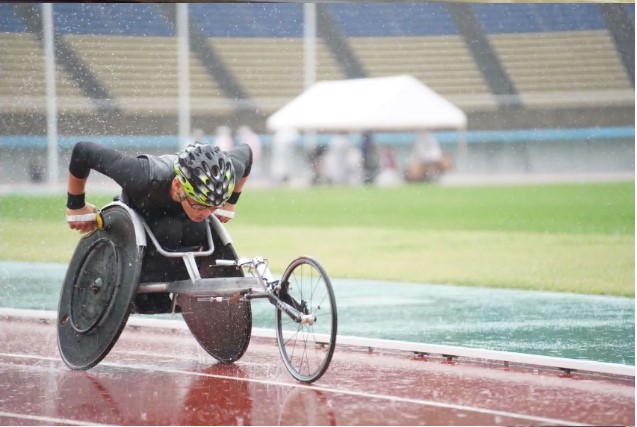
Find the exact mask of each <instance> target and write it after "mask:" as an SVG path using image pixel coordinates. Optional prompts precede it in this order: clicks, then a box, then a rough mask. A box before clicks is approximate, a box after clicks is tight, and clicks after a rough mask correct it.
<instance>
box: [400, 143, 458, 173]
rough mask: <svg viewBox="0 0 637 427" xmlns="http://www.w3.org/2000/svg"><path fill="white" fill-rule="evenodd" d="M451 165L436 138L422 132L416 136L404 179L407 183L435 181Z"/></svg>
mask: <svg viewBox="0 0 637 427" xmlns="http://www.w3.org/2000/svg"><path fill="white" fill-rule="evenodd" d="M452 165H453V163H452V161H451V159H450V158H449V156H447V155H446V154H443V152H442V150H441V148H440V144H439V143H438V140H437V139H436V137H435V136H433V135H432V134H431V132H427V131H422V132H420V133H418V134H417V136H416V141H415V142H414V146H413V149H412V151H411V158H410V160H409V163H408V165H407V171H406V172H405V179H406V180H407V181H408V182H423V181H426V182H429V181H436V180H438V178H440V176H441V175H442V174H443V173H445V172H446V171H448V170H449V169H451V167H452Z"/></svg>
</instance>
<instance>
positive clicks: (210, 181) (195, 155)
mask: <svg viewBox="0 0 637 427" xmlns="http://www.w3.org/2000/svg"><path fill="white" fill-rule="evenodd" d="M174 169H175V172H176V173H177V177H178V178H179V181H180V182H181V185H182V187H183V189H184V191H185V193H186V195H187V196H188V197H190V198H191V199H193V200H195V201H196V202H197V203H200V204H202V205H206V206H221V205H223V204H224V203H225V202H226V200H228V198H229V197H230V195H231V194H232V190H234V186H235V184H236V182H235V181H236V175H235V172H234V166H232V162H231V161H230V158H229V157H228V155H227V154H226V153H224V152H223V151H221V149H220V148H219V147H215V146H212V145H208V144H201V143H195V144H191V145H189V146H187V147H186V149H185V150H184V151H181V152H179V153H177V160H175V164H174Z"/></svg>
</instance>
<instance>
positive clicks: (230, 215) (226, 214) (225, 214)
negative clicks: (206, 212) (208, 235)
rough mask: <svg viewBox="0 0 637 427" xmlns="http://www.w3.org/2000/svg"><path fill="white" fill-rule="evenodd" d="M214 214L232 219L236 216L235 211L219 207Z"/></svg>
mask: <svg viewBox="0 0 637 427" xmlns="http://www.w3.org/2000/svg"><path fill="white" fill-rule="evenodd" d="M214 214H215V215H216V216H223V217H226V218H231V219H232V218H234V212H231V211H226V210H223V209H217V210H216V211H215V212H214Z"/></svg>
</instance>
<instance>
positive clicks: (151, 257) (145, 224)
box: [58, 142, 336, 382]
mask: <svg viewBox="0 0 637 427" xmlns="http://www.w3.org/2000/svg"><path fill="white" fill-rule="evenodd" d="M251 166H252V152H251V150H250V147H249V146H248V145H247V144H239V145H237V146H235V147H234V148H233V149H231V150H230V151H228V152H223V151H221V150H220V149H219V147H213V146H211V145H208V144H200V143H195V144H193V145H189V146H188V147H186V149H185V150H183V151H181V152H179V153H177V154H173V155H162V156H153V155H141V156H137V157H133V156H129V155H126V154H124V153H122V152H120V151H118V150H114V149H111V148H109V147H105V146H103V145H100V144H96V143H92V142H80V143H77V144H76V145H75V147H74V149H73V152H72V155H71V160H70V164H69V176H68V200H67V222H68V224H69V227H70V228H72V229H76V230H79V231H81V232H83V233H85V234H84V236H83V238H82V239H81V240H80V242H79V243H78V247H77V248H76V251H75V253H74V255H73V258H72V259H71V262H70V264H69V268H68V270H67V275H66V277H65V283H64V286H63V289H62V293H61V296H60V303H59V308H58V346H59V348H60V353H61V355H62V358H63V359H64V361H65V363H66V364H67V365H68V366H69V367H71V368H73V369H88V368H91V367H92V366H94V365H96V364H97V363H99V361H100V360H101V359H102V358H103V357H105V356H106V354H107V353H108V352H109V351H110V349H111V348H112V346H113V345H114V344H115V342H116V341H117V339H118V337H119V335H120V333H121V331H122V330H123V328H124V326H125V324H126V320H127V318H128V315H129V313H131V312H137V313H140V314H155V313H171V312H172V313H175V312H178V313H182V315H183V317H184V320H185V321H186V324H187V325H188V327H189V329H190V331H191V332H192V333H193V335H194V336H195V338H196V339H197V341H198V342H199V344H200V345H201V346H202V347H203V348H204V349H205V350H206V351H207V352H208V353H209V354H211V355H212V356H213V357H215V358H216V359H217V360H219V361H221V362H224V363H232V362H234V361H236V360H238V359H239V358H240V357H241V356H242V355H243V354H244V352H245V351H246V349H247V346H248V344H249V340H250V336H251V329H252V312H251V307H250V300H251V299H254V298H268V300H270V302H271V303H272V304H273V305H275V309H276V311H275V314H276V320H277V325H278V326H277V341H278V344H279V348H280V350H281V354H282V357H283V360H284V362H285V364H286V367H287V368H288V370H289V371H290V373H292V375H293V376H295V378H297V379H299V380H301V381H309V382H311V381H315V380H316V379H318V378H319V377H320V376H321V375H322V374H323V372H324V371H325V370H326V369H327V366H328V365H329V362H330V360H331V356H332V353H333V350H334V345H335V338H336V305H335V300H334V295H333V291H332V288H331V283H330V281H329V278H328V277H327V274H326V273H325V271H324V270H323V268H322V267H321V266H320V265H319V264H318V262H316V261H315V260H313V259H311V258H307V257H301V258H298V259H297V260H295V261H293V262H292V263H291V264H290V266H289V267H288V269H287V270H286V272H285V273H284V274H283V277H282V279H281V281H275V280H272V277H271V275H270V273H269V270H267V264H265V263H264V262H263V259H262V258H259V259H255V260H253V261H251V262H246V261H243V263H242V262H241V261H240V260H239V259H238V257H237V254H236V253H235V251H234V247H233V245H232V241H231V239H230V237H229V235H228V234H227V232H226V230H225V228H224V227H223V225H222V223H225V222H227V221H229V220H230V219H232V218H233V216H234V213H235V211H236V204H237V201H238V200H239V196H240V195H241V191H242V189H243V187H244V185H245V183H246V181H247V179H248V177H249V175H250V170H251ZM91 170H96V171H98V172H101V173H102V174H104V175H106V176H108V177H110V178H112V179H113V180H115V181H116V182H117V183H118V184H119V185H120V186H121V188H122V192H121V195H120V196H119V198H117V199H116V200H115V201H114V202H113V203H111V204H108V205H107V206H105V207H104V208H103V209H102V210H101V211H100V212H98V210H97V209H96V207H95V206H93V205H92V204H90V203H86V201H85V195H84V192H85V185H86V181H87V179H88V176H89V173H90V171H91ZM147 238H148V239H149V240H151V241H152V244H147V243H146V241H147ZM246 267H248V268H250V269H251V270H249V271H253V275H254V276H256V279H252V280H249V278H246V277H245V272H244V269H245V268H246ZM308 267H309V269H310V272H311V279H310V280H309V281H308V282H309V284H310V287H311V291H310V292H308V291H306V292H305V294H306V296H305V297H303V296H302V295H300V296H297V297H295V296H293V292H294V291H297V292H299V291H300V292H301V294H302V289H303V287H305V286H307V285H305V284H304V283H303V280H301V281H300V282H299V281H297V276H299V277H302V276H303V272H304V271H305V269H307V268H308ZM215 278H218V279H215ZM317 278H318V281H317ZM292 282H295V283H292ZM317 283H320V284H321V285H322V286H321V287H322V288H325V293H324V294H322V296H317V297H316V298H317V302H316V303H312V301H311V298H312V296H313V295H314V294H315V293H317V294H320V292H316V289H317V288H318V286H317ZM255 284H257V285H259V286H260V288H262V291H260V290H259V289H256V288H255ZM212 289H214V292H212V291H211V290H212ZM219 289H221V291H219ZM310 293H311V295H312V296H310ZM213 301H217V302H218V304H213V303H212V302H213ZM317 313H318V314H317ZM286 314H287V315H288V316H289V318H291V319H292V321H293V323H296V324H297V325H299V326H298V330H296V331H295V330H292V331H290V330H289V327H288V326H285V325H286V322H285V321H284V319H287V317H285V315H286ZM321 316H325V318H326V319H329V320H327V321H323V322H322V324H323V325H322V326H324V327H325V326H327V329H326V331H327V332H328V334H327V339H326V340H324V341H326V342H325V343H323V344H322V345H323V346H324V347H326V351H323V353H324V355H322V356H320V357H318V358H317V362H315V363H314V365H315V366H311V367H308V366H306V365H307V364H308V362H307V356H305V355H304V356H302V357H301V358H300V360H299V361H298V362H295V360H294V358H295V357H297V356H294V354H295V352H297V350H296V345H297V340H299V339H298V335H299V333H300V330H301V328H303V329H307V328H310V330H311V334H309V335H308V334H307V333H306V332H303V340H304V341H307V339H308V338H307V337H308V336H311V337H314V336H315V334H314V326H315V325H316V326H318V324H320V323H321V322H320V321H319V318H320V317H321ZM319 335H320V334H319ZM313 339H315V338H313ZM318 341H320V340H318ZM304 345H305V347H307V342H306V343H305V344H304ZM304 353H305V350H304ZM316 354H317V355H318V354H319V353H318V352H316Z"/></svg>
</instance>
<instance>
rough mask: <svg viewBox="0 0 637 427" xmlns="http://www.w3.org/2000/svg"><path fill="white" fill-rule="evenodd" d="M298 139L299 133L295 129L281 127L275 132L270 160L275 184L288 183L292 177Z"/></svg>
mask: <svg viewBox="0 0 637 427" xmlns="http://www.w3.org/2000/svg"><path fill="white" fill-rule="evenodd" d="M298 139H299V133H298V132H297V131H296V130H295V129H279V130H277V131H276V133H275V134H274V138H273V139H272V156H271V160H270V179H271V180H272V184H273V185H281V184H286V183H288V182H289V180H290V178H291V177H292V171H291V166H292V162H293V155H294V144H295V143H296V142H297V140H298Z"/></svg>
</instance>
